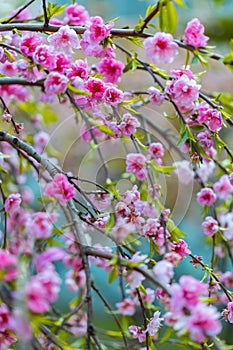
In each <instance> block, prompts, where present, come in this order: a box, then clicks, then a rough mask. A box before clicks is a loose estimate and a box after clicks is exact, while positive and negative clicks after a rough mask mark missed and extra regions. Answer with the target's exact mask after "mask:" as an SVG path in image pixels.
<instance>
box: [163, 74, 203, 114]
mask: <svg viewBox="0 0 233 350" xmlns="http://www.w3.org/2000/svg"><path fill="white" fill-rule="evenodd" d="M200 87H201V86H200V85H198V84H197V83H196V81H195V80H194V79H190V78H188V76H187V75H186V74H183V75H181V77H179V78H176V79H175V80H171V81H167V83H166V88H165V92H166V93H167V94H169V95H170V96H171V98H172V99H173V101H174V102H175V103H176V104H177V105H178V107H179V108H180V109H181V111H182V112H188V111H190V110H193V108H194V101H196V100H197V99H198V95H199V89H200Z"/></svg>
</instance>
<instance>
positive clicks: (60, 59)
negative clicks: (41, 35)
mask: <svg viewBox="0 0 233 350" xmlns="http://www.w3.org/2000/svg"><path fill="white" fill-rule="evenodd" d="M71 61H72V57H71V56H67V55H66V54H65V53H64V52H58V53H56V54H55V68H54V71H55V72H59V73H61V74H66V72H67V70H68V69H69V68H70V65H71Z"/></svg>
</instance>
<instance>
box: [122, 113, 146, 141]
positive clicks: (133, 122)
mask: <svg viewBox="0 0 233 350" xmlns="http://www.w3.org/2000/svg"><path fill="white" fill-rule="evenodd" d="M140 125H141V124H140V123H139V121H138V120H137V119H136V118H135V117H133V116H132V115H131V114H130V113H126V114H124V115H123V118H122V121H121V124H120V127H121V130H122V134H123V135H125V136H130V135H132V134H133V133H135V132H136V130H137V128H138V127H139V126H140Z"/></svg>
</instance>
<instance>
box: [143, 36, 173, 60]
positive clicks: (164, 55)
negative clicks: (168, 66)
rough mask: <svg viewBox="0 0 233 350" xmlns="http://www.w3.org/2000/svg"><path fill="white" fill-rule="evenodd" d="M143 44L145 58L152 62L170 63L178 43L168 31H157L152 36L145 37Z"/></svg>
mask: <svg viewBox="0 0 233 350" xmlns="http://www.w3.org/2000/svg"><path fill="white" fill-rule="evenodd" d="M143 45H144V47H145V49H146V56H147V58H148V59H149V60H150V61H151V62H152V63H154V64H159V63H172V62H173V61H174V59H175V56H176V55H177V54H178V45H177V44H176V43H175V42H174V40H173V36H172V35H171V34H168V33H162V32H157V33H156V34H155V35H154V36H153V37H150V38H146V39H145V40H144V42H143Z"/></svg>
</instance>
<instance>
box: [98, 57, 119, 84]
mask: <svg viewBox="0 0 233 350" xmlns="http://www.w3.org/2000/svg"><path fill="white" fill-rule="evenodd" d="M124 67H125V65H124V63H122V62H121V61H117V60H115V59H114V58H106V57H105V58H104V59H103V60H102V61H100V62H99V63H97V64H96V68H97V70H98V72H99V73H101V74H103V77H104V81H105V82H107V83H113V84H115V83H117V82H119V81H120V79H121V76H122V73H123V69H124Z"/></svg>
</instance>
